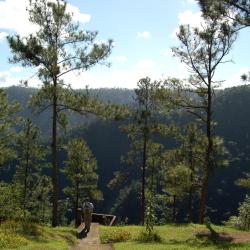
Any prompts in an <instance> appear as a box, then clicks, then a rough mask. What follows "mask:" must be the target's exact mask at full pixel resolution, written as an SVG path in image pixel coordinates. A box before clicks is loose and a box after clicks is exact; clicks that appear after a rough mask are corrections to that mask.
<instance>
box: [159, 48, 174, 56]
mask: <svg viewBox="0 0 250 250" xmlns="http://www.w3.org/2000/svg"><path fill="white" fill-rule="evenodd" d="M162 55H163V56H166V57H171V56H173V52H172V49H171V48H167V49H165V50H163V51H162Z"/></svg>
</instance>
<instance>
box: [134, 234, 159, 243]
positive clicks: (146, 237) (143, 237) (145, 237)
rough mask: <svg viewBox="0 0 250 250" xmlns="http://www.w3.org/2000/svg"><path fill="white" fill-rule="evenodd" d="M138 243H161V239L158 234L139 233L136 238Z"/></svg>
mask: <svg viewBox="0 0 250 250" xmlns="http://www.w3.org/2000/svg"><path fill="white" fill-rule="evenodd" d="M137 240H138V241H140V242H143V243H147V242H162V238H161V236H160V235H159V233H158V232H155V231H153V232H151V233H150V234H149V233H148V232H147V231H141V232H140V234H139V236H138V238H137Z"/></svg>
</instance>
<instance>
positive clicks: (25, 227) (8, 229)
mask: <svg viewBox="0 0 250 250" xmlns="http://www.w3.org/2000/svg"><path fill="white" fill-rule="evenodd" d="M0 229H1V231H2V232H4V233H5V234H22V235H28V236H37V235H39V234H40V231H39V227H38V225H37V224H35V223H32V222H30V221H28V220H23V221H22V220H20V221H14V220H8V221H4V222H3V223H2V224H1V225H0Z"/></svg>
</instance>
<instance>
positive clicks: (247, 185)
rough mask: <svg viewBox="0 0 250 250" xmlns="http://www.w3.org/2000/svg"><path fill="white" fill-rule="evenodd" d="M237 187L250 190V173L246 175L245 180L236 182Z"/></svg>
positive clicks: (241, 179)
mask: <svg viewBox="0 0 250 250" xmlns="http://www.w3.org/2000/svg"><path fill="white" fill-rule="evenodd" d="M236 185H238V186H241V187H245V188H250V173H245V176H244V177H243V178H240V179H238V180H236Z"/></svg>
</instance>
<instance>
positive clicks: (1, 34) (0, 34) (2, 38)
mask: <svg viewBox="0 0 250 250" xmlns="http://www.w3.org/2000/svg"><path fill="white" fill-rule="evenodd" d="M7 35H8V34H7V33H6V32H0V42H1V41H2V40H4V38H5V37H6V36H7Z"/></svg>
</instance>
